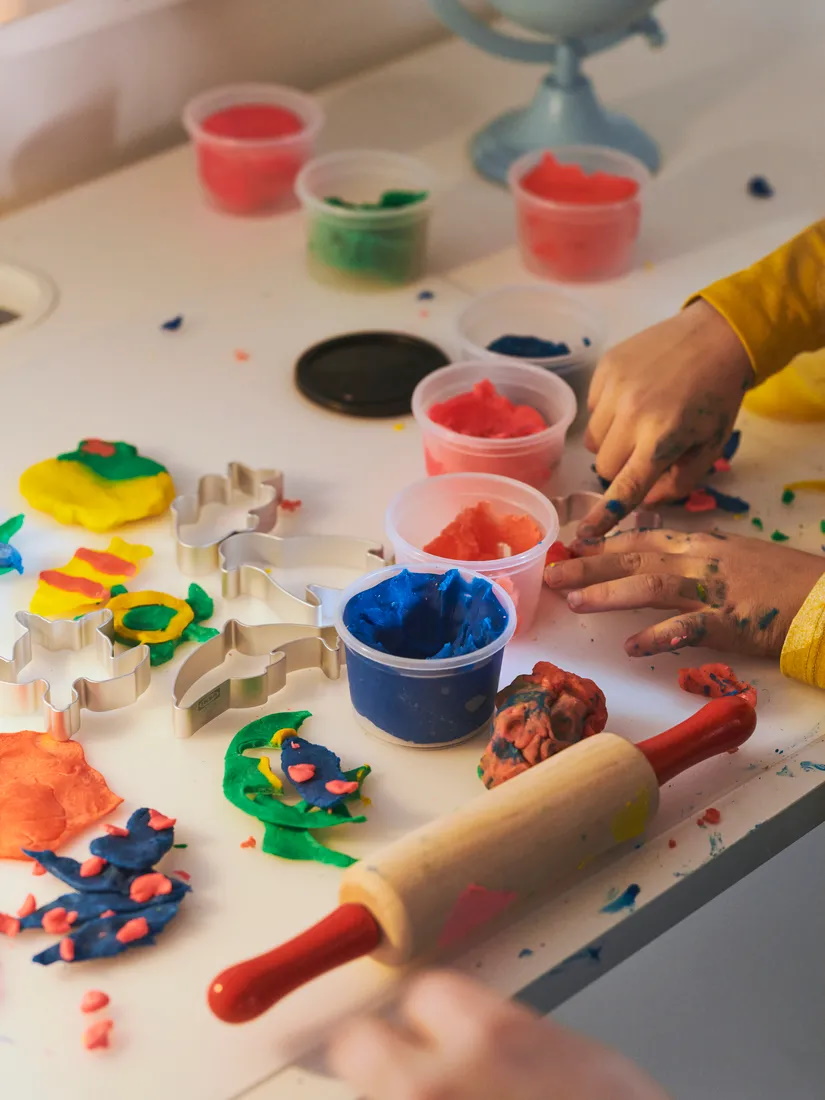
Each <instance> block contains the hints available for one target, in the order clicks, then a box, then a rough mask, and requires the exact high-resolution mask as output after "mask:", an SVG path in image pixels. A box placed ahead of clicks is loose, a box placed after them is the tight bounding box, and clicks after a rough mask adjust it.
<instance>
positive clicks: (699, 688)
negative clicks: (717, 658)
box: [679, 663, 757, 707]
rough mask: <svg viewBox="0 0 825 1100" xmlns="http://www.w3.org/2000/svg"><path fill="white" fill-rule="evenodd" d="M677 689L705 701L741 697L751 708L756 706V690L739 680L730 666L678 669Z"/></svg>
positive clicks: (702, 666) (713, 665) (715, 665)
mask: <svg viewBox="0 0 825 1100" xmlns="http://www.w3.org/2000/svg"><path fill="white" fill-rule="evenodd" d="M679 687H680V688H681V689H682V691H689V692H690V693H691V695H703V696H704V697H705V698H706V699H721V698H722V697H723V696H725V695H741V696H742V698H743V699H746V700H747V701H748V702H749V703H750V705H751V706H752V707H755V706H756V699H757V691H756V688H755V687H754V686H753V685H752V684H749V683H748V682H747V680H740V679H739V678H738V677H737V675H736V673H735V672H734V671H733V669H732V668H731V667H730V665H724V664H721V663H720V664H709V665H700V666H699V667H698V668H680V669H679Z"/></svg>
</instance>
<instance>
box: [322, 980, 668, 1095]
mask: <svg viewBox="0 0 825 1100" xmlns="http://www.w3.org/2000/svg"><path fill="white" fill-rule="evenodd" d="M401 1015H402V1017H403V1024H402V1025H401V1026H393V1025H391V1024H389V1023H386V1022H384V1021H383V1020H371V1019H365V1020H356V1021H354V1022H353V1023H351V1024H348V1025H347V1026H346V1027H345V1028H344V1029H343V1031H342V1032H341V1033H340V1034H339V1035H338V1037H337V1038H336V1040H335V1042H334V1043H333V1046H332V1049H331V1051H330V1059H331V1062H332V1066H333V1069H334V1070H335V1072H336V1073H337V1074H338V1075H339V1076H341V1077H343V1078H344V1079H345V1080H346V1081H348V1082H349V1083H350V1084H351V1085H352V1086H353V1087H354V1088H356V1089H358V1095H359V1097H364V1098H365V1100H505V1098H506V1100H607V1098H609V1100H666V1096H665V1093H664V1092H662V1090H661V1089H660V1088H659V1087H658V1086H657V1085H655V1084H654V1083H653V1082H652V1081H651V1080H650V1078H648V1077H647V1076H646V1075H645V1074H644V1073H642V1071H641V1070H639V1069H637V1068H636V1067H635V1066H634V1065H633V1064H632V1063H631V1062H629V1061H628V1060H627V1059H625V1058H623V1057H622V1056H621V1055H620V1054H617V1053H616V1052H615V1051H612V1050H609V1049H608V1048H607V1047H603V1046H601V1045H600V1044H598V1043H595V1042H593V1041H592V1040H590V1039H586V1038H584V1037H583V1036H580V1035H576V1034H575V1033H574V1032H570V1031H566V1030H565V1029H564V1028H561V1027H559V1026H558V1025H557V1024H552V1023H549V1022H547V1021H545V1020H542V1019H540V1018H539V1017H538V1016H535V1015H534V1014H533V1013H532V1012H530V1011H529V1010H528V1009H526V1008H522V1007H520V1006H518V1005H515V1004H512V1003H510V1002H508V1001H504V1000H502V999H501V998H500V997H498V996H496V995H495V994H494V993H492V992H490V990H488V989H485V987H484V986H482V985H480V984H479V983H477V982H474V981H471V980H470V979H469V978H465V977H462V976H460V975H458V974H448V973H433V974H425V975H424V976H422V977H419V978H417V979H415V980H414V981H413V982H412V984H411V985H410V987H409V989H408V991H407V994H406V996H405V998H404V1000H403V1002H402V1004H401Z"/></svg>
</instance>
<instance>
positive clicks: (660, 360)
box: [578, 299, 753, 538]
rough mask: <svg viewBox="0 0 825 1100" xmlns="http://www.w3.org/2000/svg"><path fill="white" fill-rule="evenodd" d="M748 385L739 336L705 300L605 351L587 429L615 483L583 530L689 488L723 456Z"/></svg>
mask: <svg viewBox="0 0 825 1100" xmlns="http://www.w3.org/2000/svg"><path fill="white" fill-rule="evenodd" d="M752 382H753V370H752V368H751V365H750V360H749V359H748V355H747V352H746V351H745V349H744V347H743V345H742V344H741V343H740V341H739V337H738V336H737V335H736V333H735V332H734V331H733V329H732V328H731V327H730V325H729V324H728V322H727V321H726V320H725V319H724V317H722V315H721V314H720V313H717V312H716V310H715V309H714V308H713V307H712V306H710V305H708V304H707V302H705V301H703V300H702V299H699V300H698V301H696V302H693V303H692V304H691V305H689V306H688V307H687V308H686V309H684V310H682V312H681V313H678V314H676V316H675V317H670V318H669V319H668V320H667V321H662V322H661V323H660V324H658V325H653V326H652V327H651V328H648V329H645V330H644V331H643V332H640V333H639V334H638V335H636V336H633V337H631V338H630V339H629V340H625V341H624V342H623V343H621V344H618V345H617V346H616V347H615V348H611V350H610V351H608V352H607V354H606V355H605V356H603V358H602V360H601V362H600V363H599V365H598V367H597V368H596V373H595V374H594V376H593V381H592V383H591V386H590V395H589V398H588V405H589V408H590V422H589V423H588V426H587V432H586V434H585V443H586V444H587V446H588V448H589V449H590V450H591V451H593V452H594V454H595V455H596V463H595V465H596V470H597V472H598V473H599V475H600V476H601V477H604V478H608V479H609V480H610V482H611V485H610V488H609V489H607V491H606V492H605V494H604V499H603V501H602V502H601V503H600V504H599V505H597V506H596V507H595V508H594V509H593V510H592V511H591V512H590V513H589V514H588V515H587V516H585V518H584V519H583V520H582V522H581V524H580V525H579V530H578V534H579V536H580V537H583V538H587V537H593V536H596V535H602V534H604V533H605V532H606V531H609V530H610V528H611V527H613V525H614V524H615V523H616V522H617V521H618V520H620V519H621V518H622V516H624V515H627V513H628V512H631V511H632V510H633V509H634V508H636V507H637V506H638V505H639V504H641V502H642V501H643V500H646V501H647V502H648V503H649V504H657V503H661V502H662V501H665V500H677V499H679V497H682V496H685V495H686V494H687V493H689V492H690V490H691V489H693V488H694V487H695V485H696V484H697V482H699V481H700V480H701V479H702V478H703V477H704V476H705V474H707V472H708V470H709V469H710V468H711V466H712V465H713V463H714V461H715V460H716V459H717V458H718V457H719V455H720V454H721V452H722V448H723V447H724V445H725V442H726V440H727V439H728V436H729V435H730V432H731V428H732V427H733V423H734V421H735V420H736V414H737V413H738V411H739V406H740V405H741V403H742V398H743V397H744V395H745V391H746V390H747V388H748V387H749V386H750V385H751V383H752Z"/></svg>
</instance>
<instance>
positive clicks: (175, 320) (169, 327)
mask: <svg viewBox="0 0 825 1100" xmlns="http://www.w3.org/2000/svg"><path fill="white" fill-rule="evenodd" d="M182 324H183V314H182V313H179V314H178V315H177V317H170V318H169V320H168V321H164V322H163V324H162V325H161V326H160V327H161V328H162V329H163V331H164V332H177V331H178V329H179V328H180V327H181V325H182Z"/></svg>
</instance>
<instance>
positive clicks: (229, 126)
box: [197, 103, 306, 214]
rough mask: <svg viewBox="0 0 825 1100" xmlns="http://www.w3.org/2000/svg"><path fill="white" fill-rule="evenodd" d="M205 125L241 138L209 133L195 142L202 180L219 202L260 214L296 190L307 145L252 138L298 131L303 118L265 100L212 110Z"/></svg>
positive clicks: (208, 130)
mask: <svg viewBox="0 0 825 1100" xmlns="http://www.w3.org/2000/svg"><path fill="white" fill-rule="evenodd" d="M203 129H204V131H205V132H206V133H207V134H213V135H215V136H216V137H221V138H232V139H234V140H235V141H237V142H238V144H237V145H229V144H226V143H223V142H219V141H216V142H211V141H210V140H209V138H208V137H206V138H202V139H200V140H199V141H198V142H197V154H198V166H199V169H200V175H201V180H202V181H203V184H204V186H205V187H206V188H207V190H208V191H210V192H211V194H212V196H213V198H214V199H215V201H216V202H217V203H218V205H219V206H222V207H223V208H224V209H225V210H228V211H230V212H231V213H234V214H258V213H261V212H264V211H267V210H272V209H274V208H275V207H277V206H278V205H279V204H280V203H281V202H282V201H283V200H284V198H285V197H287V196H289V195H291V194H292V184H293V182H294V180H295V176H296V175H297V174H298V172H299V171H300V169H301V166H302V164H303V163H304V160H305V159H306V150H305V149H304V148H302V147H301V145H300V143H294V142H285V143H284V146H280V145H276V144H267V145H255V144H253V143H255V142H274V141H277V140H278V139H282V138H288V137H290V136H294V135H296V134H299V133H300V132H301V131H302V130H303V129H304V123H303V120H302V119H301V118H300V117H299V116H298V115H296V114H295V113H294V112H293V111H288V110H286V109H285V108H284V107H276V106H274V105H271V104H267V103H246V104H239V105H238V106H235V107H226V108H225V109H224V110H222V111H216V112H215V113H214V114H212V115H210V116H209V117H208V118H207V119H206V120H205V121H204V122H203Z"/></svg>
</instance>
